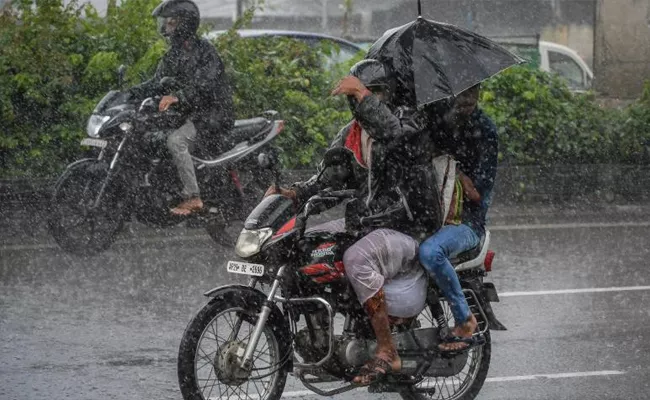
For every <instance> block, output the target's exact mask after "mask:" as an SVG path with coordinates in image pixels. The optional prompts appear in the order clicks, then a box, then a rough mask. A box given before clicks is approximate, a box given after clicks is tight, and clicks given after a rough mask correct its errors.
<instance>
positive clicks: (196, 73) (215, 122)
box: [129, 38, 234, 139]
mask: <svg viewBox="0 0 650 400" xmlns="http://www.w3.org/2000/svg"><path fill="white" fill-rule="evenodd" d="M163 77H173V78H175V79H176V81H177V82H178V84H179V88H178V89H177V90H174V91H173V92H172V93H163V92H164V91H163V88H162V87H161V86H160V80H161V79H162V78H163ZM129 93H130V95H131V96H132V97H133V98H135V99H138V100H143V99H145V98H147V97H150V96H164V95H173V96H175V97H177V98H178V100H179V102H178V104H174V105H173V106H172V107H178V108H179V109H180V110H181V111H182V112H184V113H186V114H187V116H188V118H189V119H190V120H191V121H192V122H193V123H194V124H195V125H196V128H197V134H198V135H199V137H200V138H201V139H207V138H206V137H205V136H208V135H209V136H212V135H219V136H222V135H225V134H227V132H228V131H229V130H230V129H231V128H232V125H233V123H234V109H233V100H232V89H231V87H230V84H229V82H228V79H227V77H226V74H225V68H224V65H223V62H222V61H221V58H220V57H219V55H218V54H217V51H216V49H215V48H214V46H213V45H212V43H210V42H209V41H207V40H206V39H198V38H194V39H190V40H188V41H187V42H186V46H184V47H172V48H170V49H169V50H168V51H167V53H165V55H164V56H163V58H162V60H160V63H159V64H158V68H157V69H156V73H155V74H154V76H153V78H151V79H150V80H148V81H146V82H143V83H141V84H140V85H138V86H135V87H133V88H131V89H130V90H129Z"/></svg>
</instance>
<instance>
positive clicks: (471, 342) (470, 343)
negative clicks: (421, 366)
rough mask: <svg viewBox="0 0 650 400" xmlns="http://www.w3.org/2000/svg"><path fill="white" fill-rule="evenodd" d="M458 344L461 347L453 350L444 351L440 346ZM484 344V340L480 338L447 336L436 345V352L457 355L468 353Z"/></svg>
mask: <svg viewBox="0 0 650 400" xmlns="http://www.w3.org/2000/svg"><path fill="white" fill-rule="evenodd" d="M454 343H460V344H463V346H460V347H457V348H455V349H444V348H442V346H444V345H446V344H454ZM484 343H485V338H483V337H482V336H480V337H477V336H471V337H461V336H447V337H445V338H443V339H442V340H441V342H440V344H439V345H438V351H439V352H440V353H459V352H465V351H468V350H470V349H472V348H474V347H476V346H481V345H483V344H484Z"/></svg>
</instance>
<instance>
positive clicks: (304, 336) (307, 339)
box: [294, 312, 329, 363]
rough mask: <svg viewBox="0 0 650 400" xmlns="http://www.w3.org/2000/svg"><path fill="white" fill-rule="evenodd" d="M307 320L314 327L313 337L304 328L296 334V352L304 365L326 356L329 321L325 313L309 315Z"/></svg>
mask: <svg viewBox="0 0 650 400" xmlns="http://www.w3.org/2000/svg"><path fill="white" fill-rule="evenodd" d="M309 319H310V322H311V324H312V326H313V327H314V333H313V337H312V335H310V334H309V328H308V327H304V328H302V329H301V330H299V331H298V332H297V334H296V338H295V339H294V340H295V343H296V352H297V353H298V355H299V356H300V357H302V358H303V359H304V360H305V363H315V362H318V361H319V360H321V359H322V358H323V357H325V356H326V355H327V350H328V347H329V331H328V330H329V321H328V317H327V313H326V312H317V313H314V314H309Z"/></svg>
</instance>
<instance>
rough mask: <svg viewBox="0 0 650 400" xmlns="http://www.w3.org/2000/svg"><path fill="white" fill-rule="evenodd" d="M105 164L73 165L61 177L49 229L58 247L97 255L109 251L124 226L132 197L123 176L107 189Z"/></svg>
mask: <svg viewBox="0 0 650 400" xmlns="http://www.w3.org/2000/svg"><path fill="white" fill-rule="evenodd" d="M107 175H108V165H107V164H106V163H105V162H102V161H98V160H93V159H88V160H81V161H78V162H77V163H75V164H72V165H71V166H70V167H68V169H67V170H66V171H65V172H64V173H63V175H61V177H60V178H59V180H58V182H57V184H56V187H55V189H54V193H53V195H52V199H51V203H50V209H49V215H48V227H49V230H50V233H51V234H52V236H53V237H54V240H55V241H56V242H57V244H58V245H59V246H60V247H61V248H62V249H63V250H65V251H66V252H68V253H72V254H76V255H84V256H87V255H95V254H97V253H100V252H102V251H104V250H106V249H108V248H109V247H110V246H111V244H112V243H113V242H114V240H115V236H116V235H117V233H118V232H119V231H120V230H121V229H122V227H123V225H124V219H125V213H124V210H125V208H126V205H127V201H128V199H127V198H128V196H125V186H124V185H123V182H122V180H121V179H119V177H113V178H112V179H111V181H110V182H109V184H108V185H107V186H106V187H105V189H104V193H103V195H102V196H101V200H100V202H99V204H98V205H97V207H95V201H96V199H97V197H98V194H99V193H100V191H101V188H102V186H103V184H104V182H105V181H106V177H107Z"/></svg>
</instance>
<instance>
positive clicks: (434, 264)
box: [419, 85, 498, 351]
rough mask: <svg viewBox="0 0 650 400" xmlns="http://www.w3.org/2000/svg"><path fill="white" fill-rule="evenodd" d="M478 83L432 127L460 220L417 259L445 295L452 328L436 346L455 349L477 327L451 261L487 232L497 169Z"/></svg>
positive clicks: (494, 132) (492, 136) (491, 130)
mask: <svg viewBox="0 0 650 400" xmlns="http://www.w3.org/2000/svg"><path fill="white" fill-rule="evenodd" d="M479 90H480V87H479V85H476V86H474V87H472V88H470V89H468V90H466V91H464V92H462V93H461V94H460V95H459V96H458V97H456V99H455V101H454V102H453V104H452V106H451V107H450V108H449V110H448V111H447V112H446V113H444V114H443V116H442V118H441V119H439V120H438V121H437V122H433V126H430V131H431V133H432V137H431V139H432V140H433V142H434V143H435V144H436V147H437V148H439V149H442V150H444V151H445V152H447V153H449V154H451V155H452V156H453V157H454V158H455V159H456V160H457V161H458V169H459V170H460V174H459V180H460V181H461V183H462V187H463V190H462V192H463V194H464V197H465V198H464V201H463V204H462V212H461V215H460V221H459V222H456V223H451V224H447V225H446V226H444V227H443V228H441V229H440V230H439V231H438V232H436V233H435V234H434V235H433V236H432V237H430V238H428V239H427V240H426V241H425V242H424V243H422V244H421V245H420V251H419V253H420V262H421V263H422V265H424V267H425V268H426V270H427V271H428V272H429V273H430V274H432V275H433V277H434V278H435V280H436V283H437V285H438V287H440V289H441V290H442V291H443V293H444V295H445V297H446V298H447V299H449V305H450V307H451V310H452V313H453V316H454V320H455V321H456V326H455V327H454V329H453V331H452V334H451V336H450V337H449V338H448V339H447V340H445V342H444V343H442V344H441V345H440V349H441V350H443V351H458V350H462V349H465V348H468V347H469V346H471V345H472V344H474V343H475V340H474V338H473V336H472V335H473V333H474V331H475V330H476V327H477V325H478V323H477V321H476V318H475V317H474V315H473V314H472V313H471V312H470V309H469V306H468V304H467V300H466V299H465V296H464V294H463V291H462V289H461V286H460V282H459V280H458V276H457V275H456V272H455V270H454V268H453V267H452V265H451V263H450V261H449V259H450V258H453V257H455V256H457V255H458V254H460V253H463V252H465V251H467V250H471V249H473V248H474V247H476V246H478V244H479V243H480V238H481V237H482V236H483V235H484V234H485V216H486V214H487V210H488V207H489V206H490V203H491V200H492V189H493V186H494V180H495V178H496V173H497V155H498V137H497V130H496V127H495V125H494V122H492V120H491V119H490V118H489V117H488V116H487V115H485V113H484V112H483V111H482V110H481V109H480V108H478V107H477V103H478V99H479Z"/></svg>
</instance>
